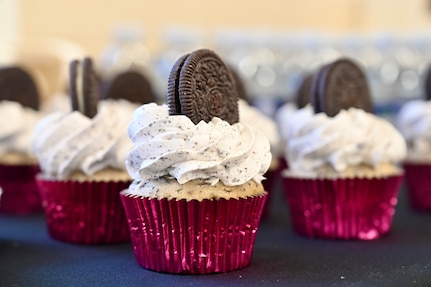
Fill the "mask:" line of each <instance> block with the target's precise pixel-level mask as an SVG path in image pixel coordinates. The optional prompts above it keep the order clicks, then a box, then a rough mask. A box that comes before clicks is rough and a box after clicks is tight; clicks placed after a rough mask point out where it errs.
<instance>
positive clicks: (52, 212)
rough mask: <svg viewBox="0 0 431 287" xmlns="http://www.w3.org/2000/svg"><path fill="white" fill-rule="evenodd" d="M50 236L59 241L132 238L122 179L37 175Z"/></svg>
mask: <svg viewBox="0 0 431 287" xmlns="http://www.w3.org/2000/svg"><path fill="white" fill-rule="evenodd" d="M37 183H38V186H39V192H40V195H41V198H42V204H43V208H44V211H45V217H46V222H47V227H48V232H49V234H50V236H51V237H52V238H54V239H57V240H60V241H66V242H71V243H82V244H107V243H117V242H125V241H129V240H130V234H129V229H128V225H127V219H126V215H125V213H124V208H123V206H122V203H121V199H120V191H121V190H123V189H125V188H127V187H128V186H129V184H130V182H128V181H122V182H96V181H94V182H79V181H55V180H53V181H50V180H43V179H41V178H39V177H38V178H37Z"/></svg>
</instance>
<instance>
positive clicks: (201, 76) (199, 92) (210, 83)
mask: <svg viewBox="0 0 431 287" xmlns="http://www.w3.org/2000/svg"><path fill="white" fill-rule="evenodd" d="M167 102H168V106H169V113H170V114H171V115H180V114H182V115H186V116H188V117H189V118H190V119H191V120H192V121H193V122H194V123H195V124H197V123H199V122H200V121H201V120H203V121H206V122H209V121H211V119H212V118H213V117H219V118H221V119H223V120H225V121H227V122H229V123H230V124H234V123H237V122H238V121H239V113H238V91H237V89H236V86H235V80H234V78H233V76H232V73H231V71H230V69H229V68H228V67H227V66H226V65H225V64H224V62H223V61H222V60H221V59H220V57H219V56H218V55H217V54H216V53H214V52H213V51H211V50H208V49H201V50H196V51H194V52H192V53H190V54H187V55H184V56H182V57H181V58H179V59H178V60H177V62H176V63H175V64H174V66H173V68H172V70H171V73H170V75H169V81H168V100H167Z"/></svg>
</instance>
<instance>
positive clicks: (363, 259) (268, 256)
mask: <svg viewBox="0 0 431 287" xmlns="http://www.w3.org/2000/svg"><path fill="white" fill-rule="evenodd" d="M270 203H271V214H270V217H269V218H268V219H267V220H265V221H262V222H261V225H260V228H259V232H258V235H257V240H256V244H255V248H254V254H253V259H252V262H251V265H250V266H248V267H246V268H244V269H242V270H238V271H233V272H229V273H224V274H211V275H171V274H161V273H156V272H152V271H148V270H145V269H143V268H141V267H140V266H139V265H138V264H137V263H136V261H135V258H134V256H133V252H132V247H131V244H130V243H125V244H118V245H105V246H84V245H73V244H68V243H62V242H59V241H55V240H53V239H51V238H50V237H49V236H48V234H47V231H46V227H45V220H44V217H43V215H42V214H37V215H32V216H26V217H17V216H5V215H1V216H0V286H19V287H21V286H23V287H24V286H32V287H37V286H82V287H84V286H104V287H108V286H129V287H132V286H352V287H353V286H391V287H394V286H431V214H424V213H418V212H415V211H413V210H411V209H410V207H409V205H408V202H407V200H406V194H405V190H402V192H401V195H400V202H399V204H398V206H397V212H396V215H395V219H394V224H393V228H392V231H391V233H390V234H389V235H387V236H385V237H383V238H380V239H378V240H375V241H332V240H321V239H319V240H313V239H308V238H304V237H301V236H298V235H296V234H295V233H293V231H292V230H291V228H290V223H289V217H288V212H287V208H286V206H285V205H284V201H283V199H282V196H281V195H280V194H275V195H274V196H273V197H272V198H271V202H270Z"/></svg>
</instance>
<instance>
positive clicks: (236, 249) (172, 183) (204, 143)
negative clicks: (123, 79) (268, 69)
mask: <svg viewBox="0 0 431 287" xmlns="http://www.w3.org/2000/svg"><path fill="white" fill-rule="evenodd" d="M168 105H169V106H167V105H161V106H159V105H156V104H154V103H153V104H147V105H143V106H141V107H140V108H138V109H137V110H136V111H135V112H134V114H133V119H132V122H131V124H130V126H129V136H130V138H131V140H132V142H133V149H132V150H131V151H130V152H129V153H128V155H127V160H126V166H127V169H128V171H129V173H130V175H131V177H132V178H133V183H132V184H131V185H130V187H129V188H128V189H127V190H125V191H123V192H122V193H121V195H122V200H123V204H124V207H125V211H126V214H127V217H128V219H129V226H130V232H131V238H132V243H133V247H134V253H135V257H136V260H137V261H138V263H139V264H140V265H141V266H142V267H144V268H147V269H150V270H154V271H158V272H167V273H189V274H205V273H214V272H227V271H231V270H236V269H239V268H243V267H245V266H247V265H248V264H250V261H251V257H252V252H253V246H254V241H255V237H256V232H257V229H258V224H259V221H260V217H261V213H262V209H263V206H264V203H265V200H266V197H267V193H266V192H265V191H264V188H263V185H262V183H261V181H262V179H263V178H264V177H263V174H264V173H265V172H266V171H267V169H268V168H269V165H270V162H271V153H270V145H269V142H268V139H267V138H266V137H265V136H264V135H263V134H262V133H260V132H259V131H257V130H254V129H253V128H251V127H250V126H248V125H246V124H241V123H238V106H237V95H236V92H235V87H234V84H233V80H232V76H231V74H230V72H229V70H228V69H227V68H226V66H225V65H224V63H223V62H222V61H221V60H220V58H219V57H218V56H217V55H216V54H215V53H214V52H212V51H210V50H206V49H203V50H197V51H194V52H193V53H191V54H188V55H185V56H183V57H182V58H180V59H179V60H178V61H177V62H176V64H175V65H174V67H173V69H172V72H171V75H170V79H169V86H168Z"/></svg>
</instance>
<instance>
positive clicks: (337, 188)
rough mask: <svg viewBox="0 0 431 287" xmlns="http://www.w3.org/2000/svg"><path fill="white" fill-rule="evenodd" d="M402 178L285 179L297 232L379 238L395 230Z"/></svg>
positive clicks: (313, 234) (287, 196) (318, 235)
mask: <svg viewBox="0 0 431 287" xmlns="http://www.w3.org/2000/svg"><path fill="white" fill-rule="evenodd" d="M402 179H403V175H395V176H389V177H386V178H374V179H366V178H348V179H303V178H295V177H284V178H283V189H284V193H285V198H286V202H287V205H288V207H289V212H290V217H291V221H292V226H293V229H294V230H295V231H296V232H297V233H298V234H300V235H304V236H307V237H311V238H329V239H359V240H372V239H377V238H379V237H381V236H383V235H385V234H387V233H388V232H389V230H390V228H391V225H392V219H393V216H394V214H395V207H396V205H397V203H398V192H399V188H400V185H401V182H402Z"/></svg>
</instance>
